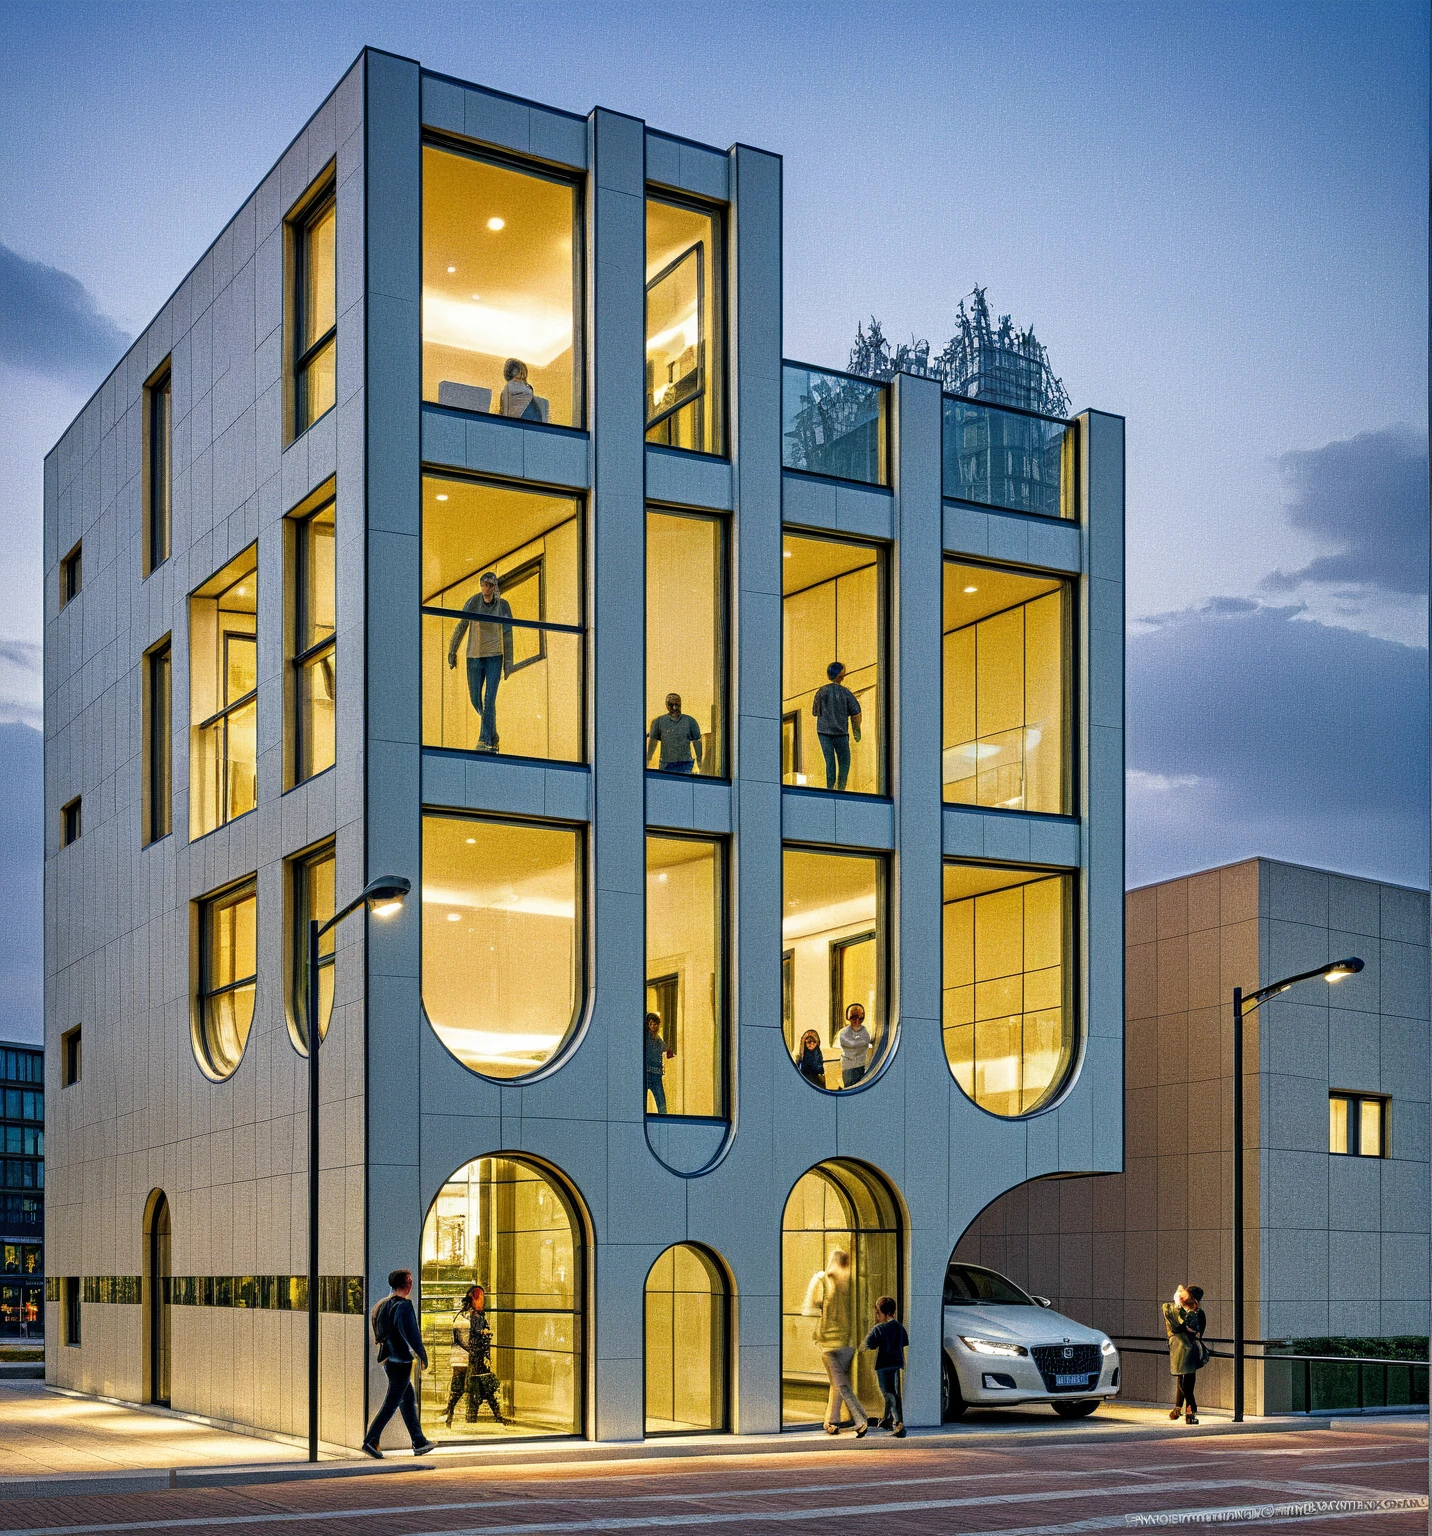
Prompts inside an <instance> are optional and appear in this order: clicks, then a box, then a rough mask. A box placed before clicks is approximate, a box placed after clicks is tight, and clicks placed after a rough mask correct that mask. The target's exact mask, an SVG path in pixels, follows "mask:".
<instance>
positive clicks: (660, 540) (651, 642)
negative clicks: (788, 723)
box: [646, 511, 729, 778]
mask: <svg viewBox="0 0 1432 1536" xmlns="http://www.w3.org/2000/svg"><path fill="white" fill-rule="evenodd" d="M673 697H674V699H675V702H674V703H673V702H672V701H673ZM646 718H647V738H646V764H647V767H649V768H656V769H659V770H661V771H662V772H666V773H701V774H706V775H708V776H710V777H713V778H724V777H725V776H726V774H727V773H728V772H729V769H728V766H727V756H726V754H727V745H726V737H727V731H726V524H725V520H724V519H723V518H720V517H710V516H703V515H699V514H686V513H677V512H656V511H648V512H647V515H646Z"/></svg>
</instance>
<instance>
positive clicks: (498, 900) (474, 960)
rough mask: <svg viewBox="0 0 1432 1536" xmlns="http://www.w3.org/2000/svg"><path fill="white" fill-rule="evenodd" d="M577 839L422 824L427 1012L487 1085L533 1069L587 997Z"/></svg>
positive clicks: (540, 831)
mask: <svg viewBox="0 0 1432 1536" xmlns="http://www.w3.org/2000/svg"><path fill="white" fill-rule="evenodd" d="M581 851H582V850H581V837H580V834H579V833H578V831H577V830H576V829H575V828H573V827H564V826H552V825H547V824H543V823H539V822H518V821H498V820H495V819H493V818H490V817H480V816H463V815H456V814H445V813H431V814H427V815H425V816H424V817H423V1004H424V1007H425V1008H426V1009H427V1015H428V1019H429V1021H430V1022H431V1023H432V1026H433V1028H434V1030H436V1031H437V1035H438V1038H439V1039H440V1040H441V1041H442V1043H443V1044H444V1045H445V1046H446V1047H447V1048H448V1050H450V1051H451V1052H452V1053H453V1055H454V1056H456V1057H457V1059H458V1060H459V1061H460V1062H462V1064H463V1065H464V1066H465V1067H471V1068H472V1070H473V1071H474V1072H481V1073H482V1074H483V1075H484V1076H486V1077H496V1078H513V1077H522V1076H524V1075H526V1074H527V1073H529V1072H535V1071H536V1070H537V1069H538V1068H539V1067H541V1066H543V1065H544V1064H545V1063H546V1062H548V1061H550V1060H551V1058H552V1057H553V1056H555V1055H556V1054H557V1052H558V1051H559V1050H560V1049H561V1047H562V1045H563V1043H564V1042H565V1040H566V1039H567V1037H568V1035H569V1034H570V1033H571V1031H572V1026H573V1024H574V1023H575V1022H576V1018H577V1014H578V1012H579V1010H580V1008H581V1004H582V998H583V995H584V991H585V957H584V953H583V943H582V917H581V892H582V871H581Z"/></svg>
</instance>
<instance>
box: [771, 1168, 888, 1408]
mask: <svg viewBox="0 0 1432 1536" xmlns="http://www.w3.org/2000/svg"><path fill="white" fill-rule="evenodd" d="M903 1249H904V1241H903V1233H902V1231H901V1219H900V1207H899V1204H898V1202H897V1201H896V1198H895V1194H894V1191H893V1190H892V1189H891V1188H890V1185H889V1184H888V1183H886V1181H885V1180H884V1179H883V1178H882V1177H881V1176H880V1174H878V1173H876V1172H875V1170H874V1169H873V1168H870V1167H867V1166H866V1165H865V1164H864V1163H857V1162H852V1161H850V1160H848V1159H845V1158H837V1159H832V1160H830V1161H828V1162H824V1163H817V1164H816V1166H815V1167H814V1168H812V1169H810V1170H809V1172H807V1173H804V1174H802V1175H801V1177H800V1178H799V1179H798V1180H797V1181H796V1185H795V1188H794V1189H793V1190H792V1191H791V1193H790V1198H789V1199H788V1200H787V1201H786V1209H785V1215H784V1217H783V1219H782V1223H781V1424H782V1427H783V1428H787V1429H794V1428H803V1427H806V1426H810V1425H815V1424H820V1423H821V1422H822V1421H823V1420H824V1418H825V1414H826V1408H827V1398H828V1395H829V1391H830V1382H829V1377H828V1376H827V1374H826V1368H825V1360H824V1350H823V1348H822V1345H821V1344H819V1343H817V1342H816V1340H815V1337H814V1334H815V1331H816V1325H817V1321H818V1319H817V1317H816V1316H814V1315H812V1313H811V1312H810V1311H808V1310H807V1308H808V1307H809V1306H810V1305H811V1303H810V1294H811V1289H812V1283H813V1281H814V1279H815V1277H816V1276H817V1275H819V1274H821V1273H822V1272H824V1271H826V1270H827V1268H828V1267H829V1265H830V1263H831V1258H832V1255H833V1254H835V1253H837V1252H839V1253H844V1254H847V1255H849V1260H850V1279H849V1282H848V1285H847V1286H846V1287H844V1294H843V1295H842V1296H841V1298H840V1301H839V1305H838V1308H837V1316H838V1318H839V1321H840V1323H841V1324H842V1327H841V1329H840V1331H841V1333H842V1336H843V1337H845V1338H847V1340H848V1343H847V1346H846V1347H850V1346H854V1347H855V1350H856V1353H855V1357H854V1362H853V1381H854V1385H855V1393H856V1396H857V1397H858V1398H859V1399H860V1401H861V1403H862V1404H863V1405H864V1407H865V1410H866V1412H867V1413H870V1414H873V1415H874V1416H876V1417H879V1415H880V1413H881V1411H882V1408H883V1402H884V1400H883V1398H882V1397H881V1395H880V1388H879V1385H878V1384H877V1382H876V1380H875V1367H874V1365H873V1364H872V1361H873V1359H874V1357H873V1356H872V1355H869V1354H867V1353H865V1352H863V1351H861V1350H860V1348H859V1346H860V1344H861V1343H862V1342H863V1341H864V1338H865V1334H866V1332H867V1331H868V1329H869V1327H870V1325H871V1324H872V1323H873V1322H874V1315H875V1299H876V1297H877V1296H893V1297H894V1298H895V1300H896V1302H897V1304H898V1305H899V1307H900V1314H901V1316H903V1315H904V1294H903V1292H904V1284H903V1280H904V1276H903Z"/></svg>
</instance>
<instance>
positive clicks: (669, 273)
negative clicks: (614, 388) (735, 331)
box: [646, 197, 726, 454]
mask: <svg viewBox="0 0 1432 1536" xmlns="http://www.w3.org/2000/svg"><path fill="white" fill-rule="evenodd" d="M721 227H722V226H721V217H720V215H719V213H717V212H716V211H715V210H711V209H697V208H693V207H688V206H686V205H684V204H680V203H670V202H666V201H664V200H662V199H659V198H651V197H649V198H648V199H647V201H646V429H647V430H646V440H647V442H649V443H662V444H665V445H666V446H667V447H670V448H692V449H695V450H697V451H698V452H700V453H717V454H719V453H724V452H725V451H726V450H725V421H724V415H725V398H724V397H725V363H724V358H723V349H722V336H723V332H724V330H725V299H724V294H723V288H722V276H723V273H722V266H723V262H722V257H723V242H722V235H721Z"/></svg>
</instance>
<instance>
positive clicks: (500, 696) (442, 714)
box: [423, 475, 584, 762]
mask: <svg viewBox="0 0 1432 1536" xmlns="http://www.w3.org/2000/svg"><path fill="white" fill-rule="evenodd" d="M582 560H583V554H582V522H581V503H580V502H579V501H578V500H577V499H576V498H575V497H571V496H553V495H548V494H546V493H543V492H535V491H519V490H513V489H510V488H508V487H505V486H497V485H488V484H484V483H481V482H476V481H471V480H455V479H443V478H440V477H438V476H436V475H429V476H426V477H425V478H424V481H423V742H424V744H425V745H426V746H430V747H453V748H458V749H460V750H463V751H469V752H471V751H477V752H502V753H505V754H508V755H511V756H518V757H543V758H555V759H558V760H560V761H563V762H578V761H580V760H581V758H582V756H583V740H584V732H583V723H582V688H583V682H582V676H583V674H582V667H583V656H584V650H583V635H582V580H583V578H582Z"/></svg>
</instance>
